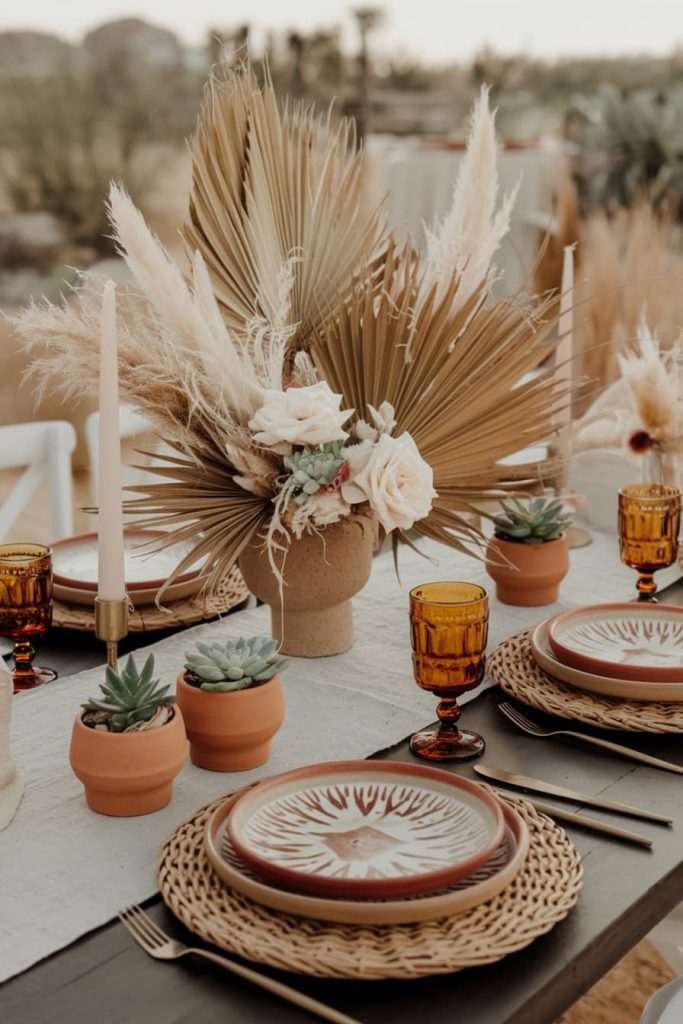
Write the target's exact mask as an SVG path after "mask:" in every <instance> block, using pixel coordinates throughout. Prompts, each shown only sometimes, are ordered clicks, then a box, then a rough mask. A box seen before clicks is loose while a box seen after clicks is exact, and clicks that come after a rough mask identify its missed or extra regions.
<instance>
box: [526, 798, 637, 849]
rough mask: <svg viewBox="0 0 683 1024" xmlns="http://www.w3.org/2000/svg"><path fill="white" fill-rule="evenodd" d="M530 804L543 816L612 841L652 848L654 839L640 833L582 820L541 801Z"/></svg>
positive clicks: (589, 819)
mask: <svg viewBox="0 0 683 1024" xmlns="http://www.w3.org/2000/svg"><path fill="white" fill-rule="evenodd" d="M528 802H529V803H530V804H532V805H533V806H534V807H535V808H536V810H537V811H540V812H541V814H547V815H548V817H549V818H555V819H556V820H557V821H566V822H567V823H568V824H570V825H576V826H577V827H578V828H585V829H588V831H589V832H598V833H600V834H601V835H605V836H610V838H612V839H623V840H624V842H627V843H635V844H636V845H637V846H645V847H647V849H648V850H649V849H651V848H652V839H648V837H647V836H641V835H640V834H639V833H638V832H629V831H628V829H625V828H617V826H616V825H605V824H604V822H602V821H596V820H595V818H582V817H581V815H580V814H574V813H573V812H572V811H565V810H562V808H560V807H553V806H552V804H544V803H541V802H540V801H539V800H529V801H528Z"/></svg>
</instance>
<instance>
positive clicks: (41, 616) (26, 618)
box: [0, 544, 57, 693]
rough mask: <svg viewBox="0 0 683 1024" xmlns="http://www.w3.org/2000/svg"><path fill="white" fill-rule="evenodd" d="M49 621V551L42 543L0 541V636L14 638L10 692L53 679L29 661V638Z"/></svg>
mask: <svg viewBox="0 0 683 1024" xmlns="http://www.w3.org/2000/svg"><path fill="white" fill-rule="evenodd" d="M51 620H52V552H51V551H50V549H49V548H46V547H43V545H42V544H0V636H6V637H9V638H10V639H11V640H13V641H14V672H13V673H12V678H13V679H14V692H15V693H16V692H17V691H18V690H30V689H32V688H33V687H34V686H39V685H40V684H41V683H48V682H49V681H50V680H51V679H56V678H57V673H56V672H53V671H52V669H49V668H38V667H37V666H35V665H34V664H33V658H34V655H35V651H34V649H33V645H32V640H33V638H34V637H36V636H42V635H43V634H44V633H45V631H46V630H47V628H48V626H49V625H50V622H51Z"/></svg>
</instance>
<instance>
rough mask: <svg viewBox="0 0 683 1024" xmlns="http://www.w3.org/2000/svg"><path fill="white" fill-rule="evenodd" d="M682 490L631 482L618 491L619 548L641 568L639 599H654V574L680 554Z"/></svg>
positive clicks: (632, 564) (630, 563)
mask: <svg viewBox="0 0 683 1024" xmlns="http://www.w3.org/2000/svg"><path fill="white" fill-rule="evenodd" d="M680 520H681V492H680V490H679V489H678V487H668V486H666V485H664V484H631V485H630V486H629V487H623V488H622V489H621V490H620V491H619V551H620V554H621V560H622V562H623V563H624V565H628V566H629V568H631V569H636V570H637V572H638V582H637V583H636V589H637V591H638V600H639V601H654V602H655V603H656V601H657V599H656V597H655V596H654V595H655V591H656V589H657V584H656V583H655V581H654V579H653V574H654V573H655V572H656V571H657V570H658V569H666V567H667V566H669V565H673V563H674V562H675V561H676V557H677V554H678V530H679V526H680Z"/></svg>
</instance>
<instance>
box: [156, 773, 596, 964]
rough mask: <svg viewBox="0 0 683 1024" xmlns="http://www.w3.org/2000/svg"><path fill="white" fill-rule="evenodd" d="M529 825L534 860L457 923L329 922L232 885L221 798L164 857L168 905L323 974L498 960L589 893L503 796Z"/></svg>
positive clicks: (226, 942)
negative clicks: (211, 836)
mask: <svg viewBox="0 0 683 1024" xmlns="http://www.w3.org/2000/svg"><path fill="white" fill-rule="evenodd" d="M497 795H498V796H499V797H501V798H502V799H504V800H505V802H506V803H508V804H510V806H511V807H513V808H514V809H515V810H516V811H517V813H518V814H520V815H521V816H522V818H523V819H524V821H525V822H526V824H527V825H528V827H529V832H530V845H529V853H528V856H527V859H526V861H525V863H524V866H523V867H522V869H521V871H520V873H519V874H518V875H517V876H516V878H515V879H514V880H513V881H512V882H511V883H510V885H509V886H507V887H506V888H505V889H503V891H502V892H500V893H499V894H498V895H497V896H495V897H494V898H493V899H491V900H488V901H487V902H486V903H482V904H480V905H479V906H478V907H473V908H472V909H471V910H467V911H465V912H464V913H462V914H457V915H455V916H453V917H442V918H439V919H437V920H435V921H425V922H422V923H420V924H409V925H391V926H389V925H381V926H373V927H359V926H357V925H344V924H328V923H326V922H324V921H313V920H311V919H310V918H302V917H295V916H294V915H292V914H282V913H279V912H278V911H275V910H269V909H268V908H267V907H264V906H262V905H261V904H259V903H254V902H253V901H252V900H250V899H248V897H246V896H242V895H241V894H240V893H238V892H235V890H234V889H231V888H229V887H228V886H227V885H225V884H224V883H223V882H221V880H220V879H219V878H218V876H217V875H216V874H215V873H214V870H213V868H212V867H211V864H210V862H209V860H208V858H207V856H206V853H205V852H204V832H205V829H206V826H207V823H208V821H209V818H210V816H211V814H212V813H213V811H214V810H215V809H216V808H217V807H219V806H220V804H221V803H222V802H223V801H224V800H225V799H226V798H225V797H222V798H221V799H220V800H217V801H215V803H213V804H211V805H210V806H208V807H205V808H203V810H201V811H198V812H197V814H195V815H194V817H192V818H191V819H190V820H189V821H187V822H185V824H184V825H181V826H180V827H179V828H177V829H176V831H175V832H174V833H173V835H172V836H171V838H170V839H169V840H168V842H167V843H166V845H165V846H164V848H163V850H162V852H161V857H160V860H159V867H158V872H157V880H158V883H159V889H160V891H161V895H162V897H163V900H164V902H165V903H166V904H167V905H168V907H169V908H170V909H171V911H172V912H173V913H174V914H175V916H176V917H178V918H179V919H180V920H181V921H182V922H183V924H184V925H185V926H186V927H187V928H189V929H190V931H192V932H194V933H195V934H196V935H198V936H199V937H200V938H202V939H205V940H206V941H207V942H211V943H213V944H214V945H216V946H220V947H221V949H225V950H227V951H228V952H229V953H235V954H237V955H239V956H242V957H244V958H245V959H247V960H254V961H257V962H259V963H264V964H268V965H269V966H270V967H277V968H280V969H282V970H285V971H294V972H296V973H298V974H309V975H314V976H316V977H320V978H355V979H364V980H372V979H378V978H420V977H426V976H427V975H430V974H449V973H451V972H453V971H459V970H462V969H463V968H464V967H475V966H479V965H481V964H489V963H493V962H494V961H495V960H500V959H502V958H503V957H504V956H507V955H508V954H509V953H514V952H516V951H517V950H519V949H523V948H524V946H528V945H529V943H530V942H533V940H534V939H536V938H538V937H539V935H544V934H545V933H546V932H548V931H550V929H551V928H553V927H554V925H556V924H557V923H558V922H559V921H562V920H563V918H565V917H566V916H567V914H568V913H569V911H570V910H571V909H572V907H573V906H574V904H575V903H576V901H577V899H578V896H579V890H580V888H581V875H582V869H581V861H580V858H579V855H578V853H577V852H576V850H575V849H574V847H573V846H572V844H571V842H570V841H569V839H568V837H567V836H566V834H565V833H564V832H563V830H562V829H561V828H559V826H557V825H556V824H555V822H553V821H551V819H550V818H548V817H546V816H545V815H543V814H540V813H539V812H538V811H536V810H535V809H534V808H533V807H532V806H531V805H530V804H528V803H527V802H526V801H525V800H520V799H519V798H517V797H512V796H508V795H507V794H505V795H503V794H500V793H498V794H497Z"/></svg>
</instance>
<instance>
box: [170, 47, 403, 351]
mask: <svg viewBox="0 0 683 1024" xmlns="http://www.w3.org/2000/svg"><path fill="white" fill-rule="evenodd" d="M382 223H383V222H382V210H381V208H380V209H378V210H376V211H375V212H374V213H372V214H371V215H370V216H369V217H368V216H367V211H366V208H365V202H364V195H363V153H362V151H360V150H359V149H358V147H357V145H356V133H355V126H354V123H353V122H352V121H349V120H348V119H346V118H342V119H341V120H340V121H339V123H338V124H337V126H336V127H334V126H333V121H332V109H331V108H330V112H329V114H328V116H327V119H326V120H323V119H321V118H320V117H319V115H317V114H316V113H315V112H314V110H313V108H312V107H310V106H306V105H305V104H303V103H302V102H295V101H291V100H289V99H288V100H286V101H285V102H284V104H283V105H280V104H279V103H278V100H277V98H276V96H275V92H274V90H273V86H272V83H271V81H270V78H269V77H268V76H266V82H265V85H264V87H263V89H260V88H259V85H258V82H257V80H256V76H255V74H254V72H253V70H252V68H251V67H250V65H249V64H248V63H245V64H242V65H241V66H239V67H238V68H237V69H234V68H229V69H227V70H223V71H221V70H220V69H219V70H218V72H217V73H215V74H213V75H212V76H211V78H210V79H209V81H208V83H207V86H206V89H205V93H204V103H203V107H202V112H201V115H200V118H199V124H198V126H197V132H196V136H195V140H194V143H193V147H192V191H191V194H190V223H189V224H188V225H186V226H185V228H184V229H183V235H184V238H185V241H186V243H187V246H188V249H189V250H190V252H191V253H193V252H194V251H198V252H200V253H201V255H202V257H203V258H204V261H205V262H206V265H207V267H208V270H209V274H210V276H211V283H212V286H213V290H214V294H215V296H216V299H217V301H218V303H219V305H220V307H221V312H222V314H223V317H224V319H225V322H226V324H227V326H228V329H229V330H230V331H232V332H234V333H235V334H236V335H237V336H238V337H242V338H243V337H244V336H245V331H246V329H247V326H248V325H249V324H250V323H253V322H258V321H265V322H266V323H267V324H270V325H274V324H280V325H283V326H284V322H285V321H284V320H283V317H284V315H285V314H286V316H287V319H286V323H288V324H291V325H293V327H294V333H293V337H292V340H291V345H292V348H294V349H296V348H299V349H300V348H304V347H305V346H306V342H307V339H308V337H309V335H310V332H311V330H312V328H313V326H315V324H316V323H318V322H319V319H320V317H321V316H322V315H323V314H324V312H325V311H326V310H327V309H328V308H329V305H330V303H332V302H333V301H334V300H335V299H336V296H337V294H338V293H339V292H340V291H343V290H344V289H346V288H348V287H349V284H350V282H351V279H352V275H353V272H354V270H357V269H358V267H359V264H360V262H361V260H364V259H367V258H368V257H371V256H372V255H373V254H374V253H375V252H376V251H377V249H378V244H379V238H380V235H381V228H382ZM283 268H287V269H288V275H289V277H290V281H289V287H288V296H287V297H288V308H287V309H286V310H285V311H283V308H282V306H283V303H282V288H281V287H280V285H279V282H280V281H281V276H282V272H283Z"/></svg>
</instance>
